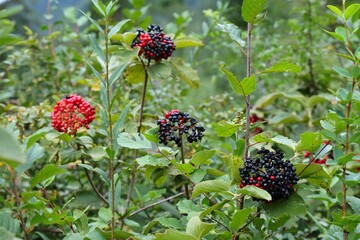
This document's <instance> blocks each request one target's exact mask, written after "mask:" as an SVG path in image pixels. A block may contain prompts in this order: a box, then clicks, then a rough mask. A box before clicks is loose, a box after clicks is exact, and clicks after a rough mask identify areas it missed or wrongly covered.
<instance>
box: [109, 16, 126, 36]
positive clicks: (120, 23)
mask: <svg viewBox="0 0 360 240" xmlns="http://www.w3.org/2000/svg"><path fill="white" fill-rule="evenodd" d="M129 21H130V19H125V20H122V21H120V22H118V23H117V24H116V25H115V26H114V27H113V28H111V30H110V32H109V35H108V38H109V39H110V38H111V37H112V36H113V35H114V34H116V33H118V32H119V31H120V29H121V28H122V26H124V24H125V23H127V22H129Z"/></svg>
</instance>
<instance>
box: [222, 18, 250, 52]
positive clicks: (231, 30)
mask: <svg viewBox="0 0 360 240" xmlns="http://www.w3.org/2000/svg"><path fill="white" fill-rule="evenodd" d="M215 23H216V25H218V27H219V28H220V29H221V30H222V31H223V32H225V33H227V34H228V35H229V36H230V38H231V39H232V40H234V41H235V42H236V43H237V44H239V45H240V46H241V47H244V46H245V44H246V42H245V41H243V40H242V39H241V30H240V29H239V28H238V27H237V26H236V25H235V24H232V23H229V24H221V23H218V22H216V21H215Z"/></svg>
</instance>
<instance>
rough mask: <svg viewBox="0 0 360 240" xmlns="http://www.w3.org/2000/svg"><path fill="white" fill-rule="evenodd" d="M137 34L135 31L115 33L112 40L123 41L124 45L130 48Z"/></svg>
mask: <svg viewBox="0 0 360 240" xmlns="http://www.w3.org/2000/svg"><path fill="white" fill-rule="evenodd" d="M136 36H137V34H136V33H133V32H125V33H122V34H114V35H113V36H112V37H111V39H110V40H111V41H113V42H120V43H122V44H123V45H124V46H127V47H129V48H130V46H131V43H132V42H133V40H134V39H135V38H136Z"/></svg>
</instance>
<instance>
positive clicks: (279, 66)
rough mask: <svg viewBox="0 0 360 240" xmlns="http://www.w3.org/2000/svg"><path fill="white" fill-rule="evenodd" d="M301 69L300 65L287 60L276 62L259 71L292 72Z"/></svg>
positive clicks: (297, 71)
mask: <svg viewBox="0 0 360 240" xmlns="http://www.w3.org/2000/svg"><path fill="white" fill-rule="evenodd" d="M300 71H301V67H300V66H297V65H295V64H293V63H288V62H278V63H276V64H275V65H273V66H271V67H270V68H268V69H266V70H264V71H262V72H261V73H273V72H292V73H299V72H300Z"/></svg>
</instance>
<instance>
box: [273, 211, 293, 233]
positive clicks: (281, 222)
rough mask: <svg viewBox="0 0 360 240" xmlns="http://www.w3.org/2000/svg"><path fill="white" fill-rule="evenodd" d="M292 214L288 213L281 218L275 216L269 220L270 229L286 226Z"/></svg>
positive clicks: (274, 229)
mask: <svg viewBox="0 0 360 240" xmlns="http://www.w3.org/2000/svg"><path fill="white" fill-rule="evenodd" d="M289 219H290V216H289V215H287V214H284V215H282V216H281V217H279V218H273V219H271V220H270V221H269V230H271V231H276V230H278V229H279V228H280V227H282V226H284V225H285V223H286V222H287V221H289Z"/></svg>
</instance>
